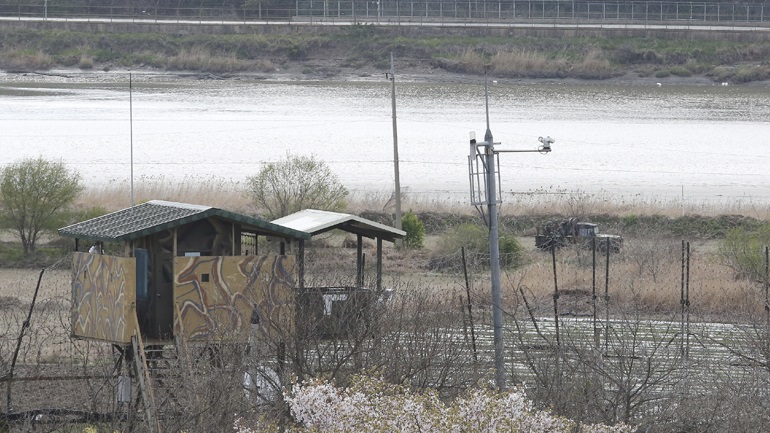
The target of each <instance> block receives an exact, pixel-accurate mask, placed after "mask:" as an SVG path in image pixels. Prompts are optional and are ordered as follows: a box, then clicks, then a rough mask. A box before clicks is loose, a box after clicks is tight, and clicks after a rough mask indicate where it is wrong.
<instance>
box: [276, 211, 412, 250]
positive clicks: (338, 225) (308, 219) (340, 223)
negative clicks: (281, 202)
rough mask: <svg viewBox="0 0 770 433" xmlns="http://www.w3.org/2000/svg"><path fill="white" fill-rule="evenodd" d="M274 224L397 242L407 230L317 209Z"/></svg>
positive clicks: (306, 230)
mask: <svg viewBox="0 0 770 433" xmlns="http://www.w3.org/2000/svg"><path fill="white" fill-rule="evenodd" d="M273 224H278V225H281V226H283V227H287V228H289V229H293V230H299V231H302V232H306V233H310V234H311V235H317V234H320V233H324V232H327V231H329V230H334V229H340V230H344V231H346V232H350V233H355V234H357V235H361V236H366V237H368V238H371V239H376V238H380V239H384V240H387V241H390V242H395V241H396V239H403V238H404V237H405V236H406V232H405V231H403V230H399V229H396V228H393V227H390V226H386V225H384V224H380V223H377V222H374V221H371V220H368V219H366V218H361V217H358V216H355V215H351V214H346V213H339V212H330V211H324V210H316V209H306V210H303V211H299V212H295V213H293V214H291V215H287V216H285V217H282V218H278V219H277V220H273Z"/></svg>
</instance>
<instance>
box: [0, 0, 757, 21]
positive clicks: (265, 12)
mask: <svg viewBox="0 0 770 433" xmlns="http://www.w3.org/2000/svg"><path fill="white" fill-rule="evenodd" d="M768 12H770V9H769V8H768V4H766V3H719V2H674V1H648V2H593V1H555V0H509V1H501V0H496V1H489V0H484V1H479V0H469V1H456V0H452V1H448V0H422V1H420V0H417V1H415V0H408V1H405V0H375V1H371V0H294V1H290V0H289V1H273V2H250V1H245V2H239V1H231V0H223V1H221V2H212V1H205V0H204V1H201V2H195V3H194V4H193V2H187V1H183V0H182V1H179V2H176V3H175V4H173V5H164V4H161V2H117V1H115V0H112V1H110V2H109V4H108V2H104V3H100V2H87V3H86V4H81V3H80V2H48V1H47V0H34V1H19V2H13V3H11V2H8V1H7V0H6V1H5V2H0V16H4V17H15V18H18V19H67V20H70V19H71V20H75V19H88V20H159V21H161V20H162V21H214V22H249V21H259V20H282V21H283V20H285V21H308V20H310V21H315V20H318V21H330V22H366V23H371V22H380V23H398V24H410V23H446V24H450V23H451V24H491V23H495V24H506V23H511V24H512V23H541V24H542V23H544V22H545V23H565V24H566V23H593V24H609V23H613V24H617V23H621V24H645V23H655V24H660V23H664V24H671V25H673V24H680V25H699V24H710V25H715V24H717V25H719V24H722V25H747V24H749V25H761V24H765V23H767V22H768V16H767V15H768Z"/></svg>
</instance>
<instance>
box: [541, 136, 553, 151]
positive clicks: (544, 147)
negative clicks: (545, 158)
mask: <svg viewBox="0 0 770 433" xmlns="http://www.w3.org/2000/svg"><path fill="white" fill-rule="evenodd" d="M537 141H539V142H541V143H543V145H542V146H540V149H538V150H539V151H540V153H548V152H550V151H551V145H552V144H553V143H554V142H555V141H556V140H554V139H553V138H551V137H545V138H543V137H538V138H537Z"/></svg>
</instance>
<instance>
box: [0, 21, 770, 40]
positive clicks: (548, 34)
mask: <svg viewBox="0 0 770 433" xmlns="http://www.w3.org/2000/svg"><path fill="white" fill-rule="evenodd" d="M544 25H548V24H546V23H533V24H532V27H526V24H522V23H516V24H515V25H510V26H505V24H500V23H498V24H494V25H492V24H490V25H483V24H482V25H479V26H470V25H466V24H452V23H441V25H430V26H427V25H420V24H416V23H411V24H404V23H401V24H399V25H382V26H378V27H377V30H378V31H379V32H383V33H386V34H389V33H390V34H394V35H405V36H431V35H437V34H442V35H447V34H460V35H468V36H497V37H542V38H571V37H604V38H610V37H626V38H628V37H631V38H658V39H688V40H730V41H736V42H761V41H767V40H770V29H768V28H766V27H735V26H719V27H716V26H691V27H689V28H682V27H683V26H670V27H668V28H661V27H665V26H664V25H662V24H654V23H648V24H647V27H639V26H631V25H628V26H627V27H623V28H608V27H610V26H613V25H612V24H607V23H606V22H603V23H601V24H590V23H580V24H575V25H574V26H571V25H570V24H569V23H558V24H553V23H551V24H550V25H553V26H554V27H543V26H544ZM349 28H350V26H349V25H333V23H332V25H330V24H329V23H326V24H321V23H319V22H315V23H311V22H295V23H289V22H286V23H275V22H273V23H264V22H253V23H210V22H201V23H189V22H187V23H185V22H180V23H176V22H153V21H141V22H101V21H99V22H96V21H51V20H49V21H11V20H3V21H0V29H20V30H22V29H23V30H67V31H77V32H97V33H160V34H169V35H189V34H276V35H285V34H311V35H316V34H330V33H331V34H336V33H344V32H345V31H347V30H348V29H349Z"/></svg>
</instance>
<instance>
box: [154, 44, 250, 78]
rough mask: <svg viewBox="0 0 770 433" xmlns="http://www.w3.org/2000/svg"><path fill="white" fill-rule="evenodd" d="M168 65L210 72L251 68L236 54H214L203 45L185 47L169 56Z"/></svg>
mask: <svg viewBox="0 0 770 433" xmlns="http://www.w3.org/2000/svg"><path fill="white" fill-rule="evenodd" d="M166 67H167V68H169V69H176V70H191V71H197V70H203V71H208V72H238V71H245V70H247V69H250V65H249V64H248V63H247V62H244V61H242V60H239V59H237V58H236V57H235V56H234V55H230V56H227V57H222V56H216V55H212V54H211V52H210V51H209V50H207V49H205V48H203V47H199V46H196V47H193V48H191V49H186V48H183V49H182V50H180V51H179V54H177V55H176V56H173V57H169V58H168V60H167V61H166Z"/></svg>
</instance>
